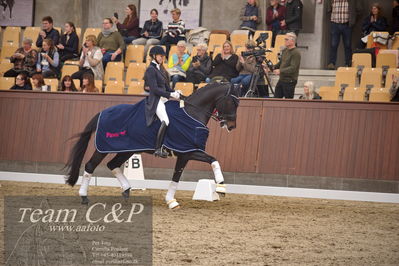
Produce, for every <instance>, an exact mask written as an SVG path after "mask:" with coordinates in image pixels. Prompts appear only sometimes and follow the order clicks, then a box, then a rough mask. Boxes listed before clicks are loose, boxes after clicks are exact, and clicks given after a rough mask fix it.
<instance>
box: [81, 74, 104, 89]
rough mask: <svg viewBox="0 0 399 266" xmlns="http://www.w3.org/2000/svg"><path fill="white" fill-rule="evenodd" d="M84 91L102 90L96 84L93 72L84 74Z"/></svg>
mask: <svg viewBox="0 0 399 266" xmlns="http://www.w3.org/2000/svg"><path fill="white" fill-rule="evenodd" d="M82 92H100V90H99V89H98V88H96V85H95V84H94V76H93V75H92V74H89V73H86V74H84V75H83V82H82Z"/></svg>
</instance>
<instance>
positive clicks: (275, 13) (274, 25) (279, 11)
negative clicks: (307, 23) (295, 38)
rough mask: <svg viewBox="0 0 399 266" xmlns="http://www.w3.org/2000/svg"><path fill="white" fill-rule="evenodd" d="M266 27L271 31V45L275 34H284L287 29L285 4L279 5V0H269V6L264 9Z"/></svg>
mask: <svg viewBox="0 0 399 266" xmlns="http://www.w3.org/2000/svg"><path fill="white" fill-rule="evenodd" d="M266 25H267V29H268V30H271V31H272V32H273V38H272V46H274V41H275V40H276V36H277V34H284V30H286V29H287V24H286V23H285V6H283V5H280V0H270V6H269V7H268V8H267V10H266Z"/></svg>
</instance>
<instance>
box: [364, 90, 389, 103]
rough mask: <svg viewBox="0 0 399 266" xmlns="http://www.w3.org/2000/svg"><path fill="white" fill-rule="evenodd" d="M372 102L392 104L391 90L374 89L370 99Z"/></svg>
mask: <svg viewBox="0 0 399 266" xmlns="http://www.w3.org/2000/svg"><path fill="white" fill-rule="evenodd" d="M369 101H370V102H390V101H391V95H390V93H389V88H372V89H371V92H370V97H369Z"/></svg>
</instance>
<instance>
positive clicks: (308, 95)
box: [299, 81, 321, 100]
mask: <svg viewBox="0 0 399 266" xmlns="http://www.w3.org/2000/svg"><path fill="white" fill-rule="evenodd" d="M299 99H302V100H321V97H320V95H319V94H318V93H317V92H316V90H315V88H314V83H313V82H312V81H306V82H305V84H303V94H302V95H301V96H299Z"/></svg>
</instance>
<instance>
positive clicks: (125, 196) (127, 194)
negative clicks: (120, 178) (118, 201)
mask: <svg viewBox="0 0 399 266" xmlns="http://www.w3.org/2000/svg"><path fill="white" fill-rule="evenodd" d="M122 197H123V198H124V199H128V198H129V197H130V188H128V189H126V190H125V191H123V192H122Z"/></svg>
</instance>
